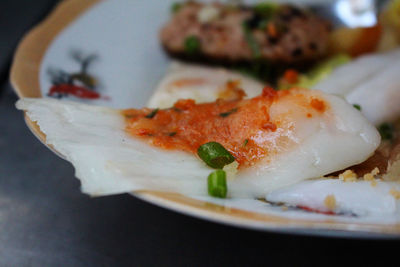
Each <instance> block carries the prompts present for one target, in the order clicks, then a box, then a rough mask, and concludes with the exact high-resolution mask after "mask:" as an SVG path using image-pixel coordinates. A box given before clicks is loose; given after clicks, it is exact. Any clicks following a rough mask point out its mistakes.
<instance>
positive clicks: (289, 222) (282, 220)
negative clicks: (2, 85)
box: [10, 0, 400, 238]
mask: <svg viewBox="0 0 400 267" xmlns="http://www.w3.org/2000/svg"><path fill="white" fill-rule="evenodd" d="M100 2H103V0H85V1H81V0H63V1H61V2H60V3H59V4H58V5H57V6H56V7H55V9H54V10H53V11H52V12H50V14H49V15H48V16H47V17H46V18H45V19H44V20H43V21H42V22H41V23H39V24H38V25H36V26H35V27H34V28H33V29H31V30H30V31H29V32H28V33H27V34H26V35H25V36H24V37H23V39H22V41H21V42H20V43H19V45H18V47H17V50H16V52H15V54H14V58H13V62H12V65H11V71H10V81H11V85H12V87H13V89H14V91H15V92H16V94H17V95H18V97H19V98H22V97H34V98H40V97H42V95H41V92H40V84H39V73H40V66H41V63H42V60H43V57H44V55H45V53H46V51H47V49H48V47H50V45H51V44H52V42H53V40H54V39H55V38H56V37H57V36H58V35H59V34H60V33H61V32H62V31H63V30H64V29H65V28H66V27H68V26H69V25H70V23H71V22H73V21H75V20H76V19H77V18H78V17H80V16H81V15H82V14H83V13H85V12H86V11H87V10H89V9H90V8H92V7H93V6H95V5H96V4H98V3H100ZM25 122H26V124H27V126H28V128H29V129H30V130H31V131H32V133H33V134H34V135H35V136H36V137H37V138H38V139H39V140H40V141H41V142H42V143H43V144H45V143H46V136H45V134H44V133H43V132H41V131H40V128H39V126H38V125H37V124H36V122H33V121H31V120H30V119H29V118H28V117H27V116H26V114H25ZM46 146H48V145H46ZM49 148H50V149H51V150H52V151H53V152H55V153H56V154H57V155H58V156H61V157H62V155H60V154H59V153H58V152H57V151H55V150H54V149H53V148H52V147H49ZM131 194H132V195H134V196H135V197H137V198H139V199H142V200H144V201H146V202H149V203H152V204H154V205H157V206H160V207H163V208H166V209H169V210H173V211H176V212H179V213H182V214H185V215H190V216H193V217H196V218H201V219H204V220H208V221H213V222H219V223H223V224H227V225H231V226H236V227H240V228H246V229H252V230H261V231H265V232H274V233H286V234H300V235H302V234H308V235H316V236H325V237H346V238H400V223H398V224H388V225H383V224H370V223H363V224H360V223H352V222H337V221H334V220H332V219H325V220H318V221H317V220H312V219H309V220H307V219H290V218H287V217H280V216H277V215H271V214H263V213H256V212H252V211H245V210H240V209H237V208H229V207H224V206H221V205H217V204H213V203H209V202H205V201H200V200H196V199H192V198H189V197H185V196H183V195H180V194H174V193H163V192H155V191H138V192H134V193H131Z"/></svg>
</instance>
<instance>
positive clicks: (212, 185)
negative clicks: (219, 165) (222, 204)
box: [207, 170, 228, 198]
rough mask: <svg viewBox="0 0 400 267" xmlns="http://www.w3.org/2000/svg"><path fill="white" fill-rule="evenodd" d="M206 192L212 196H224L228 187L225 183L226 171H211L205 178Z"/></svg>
mask: <svg viewBox="0 0 400 267" xmlns="http://www.w3.org/2000/svg"><path fill="white" fill-rule="evenodd" d="M207 184H208V194H209V195H210V196H213V197H219V198H226V193H227V191H228V187H227V185H226V173H225V171H223V170H216V171H215V172H212V173H211V174H210V175H209V176H208V179H207Z"/></svg>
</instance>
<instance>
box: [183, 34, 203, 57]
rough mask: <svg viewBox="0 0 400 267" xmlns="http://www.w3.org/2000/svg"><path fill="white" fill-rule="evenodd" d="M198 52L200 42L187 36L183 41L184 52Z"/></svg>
mask: <svg viewBox="0 0 400 267" xmlns="http://www.w3.org/2000/svg"><path fill="white" fill-rule="evenodd" d="M199 51H200V40H199V38H197V37H196V36H189V37H186V39H185V52H186V53H188V54H196V53H198V52H199Z"/></svg>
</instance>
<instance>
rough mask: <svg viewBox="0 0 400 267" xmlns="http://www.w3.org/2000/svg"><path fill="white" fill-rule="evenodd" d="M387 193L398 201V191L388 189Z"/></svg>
mask: <svg viewBox="0 0 400 267" xmlns="http://www.w3.org/2000/svg"><path fill="white" fill-rule="evenodd" d="M389 193H390V194H391V195H392V196H393V197H394V198H395V199H400V191H398V190H396V189H394V188H392V189H390V191H389Z"/></svg>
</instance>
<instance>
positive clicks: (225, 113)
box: [219, 108, 238, 118]
mask: <svg viewBox="0 0 400 267" xmlns="http://www.w3.org/2000/svg"><path fill="white" fill-rule="evenodd" d="M237 111H238V108H233V109H231V110H229V111H227V112H222V113H220V114H219V115H220V116H221V117H223V118H225V117H228V116H229V115H231V114H232V113H235V112H237Z"/></svg>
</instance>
